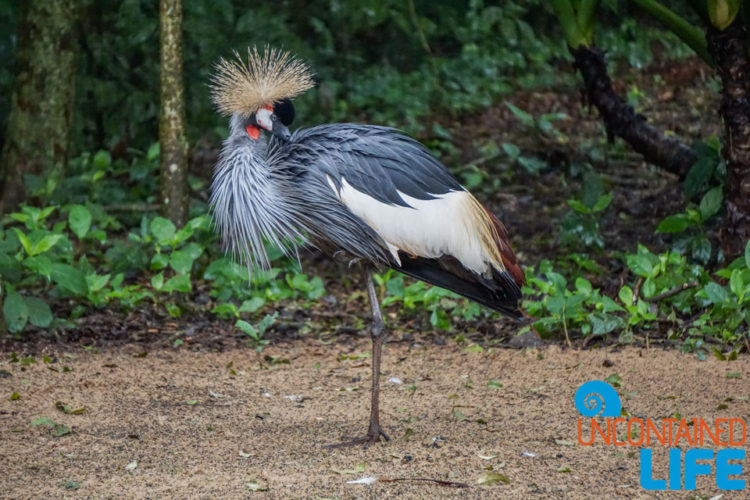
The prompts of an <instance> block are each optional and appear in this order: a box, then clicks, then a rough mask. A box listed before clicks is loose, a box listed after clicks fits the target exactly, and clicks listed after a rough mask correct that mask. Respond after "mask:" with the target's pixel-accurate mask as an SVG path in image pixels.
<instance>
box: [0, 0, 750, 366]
mask: <svg viewBox="0 0 750 500" xmlns="http://www.w3.org/2000/svg"><path fill="white" fill-rule="evenodd" d="M579 3H580V2H579ZM635 3H636V2H631V1H625V0H602V1H601V2H600V3H599V10H598V11H597V14H596V24H597V27H596V30H597V33H596V43H597V46H598V47H599V48H600V49H603V50H604V51H606V55H607V58H606V61H607V65H608V68H609V69H610V71H611V73H612V74H614V75H618V76H619V77H622V78H623V82H624V83H619V84H618V85H617V89H618V91H620V92H621V93H622V95H623V98H624V99H625V101H626V104H627V105H629V106H631V107H632V108H633V109H635V111H636V112H637V113H640V112H642V111H644V110H648V111H655V112H658V111H659V110H660V109H661V108H660V106H661V105H660V104H659V103H661V102H666V103H669V102H671V99H672V98H671V97H669V95H672V94H679V89H676V88H675V87H670V85H669V84H667V83H666V76H662V74H660V72H661V73H664V74H665V75H666V73H668V72H671V73H678V74H681V72H683V73H686V74H689V75H698V76H697V77H695V79H697V80H698V81H700V82H701V83H702V84H703V85H704V86H705V87H706V89H708V90H707V91H703V93H700V92H699V93H696V94H685V96H686V97H685V96H683V97H682V98H683V99H688V100H691V99H692V101H691V103H695V106H692V104H691V106H685V105H681V104H679V103H678V104H676V105H675V104H672V110H670V111H669V113H670V116H669V117H668V119H667V120H666V122H667V123H669V124H674V127H673V128H675V129H680V130H679V131H680V132H681V133H683V134H684V138H685V139H686V140H687V142H688V143H691V144H692V143H695V144H696V146H695V148H694V150H695V151H696V155H697V157H698V162H697V163H696V165H697V167H696V170H695V171H693V172H692V177H691V175H688V179H687V180H686V181H685V183H684V184H681V182H680V180H679V179H677V178H674V177H666V178H665V177H663V176H662V175H661V174H659V173H655V172H654V171H653V170H652V169H649V167H646V166H645V165H644V164H643V162H642V160H641V159H640V157H637V156H635V155H633V154H632V153H630V152H629V151H628V150H627V148H625V147H624V146H623V144H622V143H620V142H617V143H615V144H613V145H612V144H609V143H608V141H607V134H606V133H605V131H604V127H603V126H602V125H601V124H600V123H599V122H598V121H597V118H596V116H593V113H589V114H587V110H586V109H583V108H582V106H581V104H582V99H581V92H580V90H579V88H580V86H581V83H580V80H579V76H578V75H577V74H576V73H575V70H574V68H573V66H572V64H571V63H572V61H573V57H572V56H571V52H570V50H569V48H568V42H567V40H566V34H565V32H564V31H563V29H561V26H560V22H559V19H558V17H557V16H556V13H555V11H554V10H553V8H552V5H551V4H552V2H547V1H542V0H514V1H494V2H493V1H483V0H441V1H434V0H362V1H359V2H346V1H343V0H277V1H263V0H255V1H252V2H250V1H246V0H210V1H209V0H190V1H185V2H184V5H183V9H184V15H183V37H184V45H183V48H184V82H185V96H186V105H187V109H186V114H187V134H188V142H189V144H190V176H189V184H190V192H191V208H190V217H191V219H190V222H189V223H188V224H187V225H185V226H184V227H182V228H180V227H176V226H175V225H174V224H172V223H171V222H170V221H169V220H167V219H165V218H161V217H158V216H157V215H156V213H157V209H158V207H157V206H156V201H157V199H158V175H159V144H158V142H157V139H158V137H159V133H158V125H159V124H158V119H159V106H160V103H159V71H160V68H159V51H160V47H159V6H158V2H153V1H145V0H121V1H118V2H104V1H101V0H80V1H79V2H78V5H79V7H80V12H79V22H78V23H77V41H78V49H77V74H76V78H75V102H74V110H73V119H72V135H71V137H72V144H71V150H70V153H69V155H68V156H69V157H70V161H69V164H68V170H67V172H66V173H65V176H64V177H63V178H61V179H59V180H55V181H54V182H51V181H50V179H43V178H36V177H34V176H33V175H30V176H27V177H26V179H25V182H26V185H27V187H28V188H29V193H30V195H31V198H30V199H29V201H28V202H27V203H26V204H24V205H22V206H19V207H9V210H8V211H9V212H10V213H9V214H7V215H5V216H4V217H3V219H2V223H1V224H0V276H1V277H2V281H0V283H2V294H3V313H4V319H5V323H6V327H7V329H8V331H9V332H10V333H12V334H15V335H16V336H17V337H20V336H21V333H22V332H27V331H29V330H32V331H41V332H43V333H45V334H61V333H62V334H71V335H73V334H75V335H81V332H82V331H84V330H85V328H83V327H82V326H81V325H84V324H85V323H86V318H88V317H90V316H93V315H94V313H95V312H96V311H101V310H108V311H110V312H117V313H121V314H129V316H128V321H136V320H135V319H133V316H132V311H135V310H139V311H141V312H143V311H144V310H146V311H148V316H149V317H150V318H151V317H153V318H157V319H156V320H155V321H164V320H165V318H166V319H170V318H180V317H181V316H183V315H188V316H190V317H192V318H196V317H203V316H205V317H207V318H209V319H212V318H215V317H219V318H221V319H224V320H231V321H233V324H234V325H235V330H234V331H235V332H237V334H238V335H240V336H242V338H246V339H248V340H249V341H250V342H251V343H252V344H253V345H255V346H257V347H259V348H260V347H262V345H263V343H264V342H266V341H267V340H266V339H264V332H265V331H266V330H267V329H268V328H275V327H278V326H279V324H290V323H291V324H294V325H295V327H294V328H295V331H296V332H298V334H305V333H309V332H316V333H318V334H322V332H328V333H331V332H334V331H337V329H338V328H341V327H342V326H341V324H340V323H341V322H343V323H344V326H346V325H349V326H353V327H355V328H361V327H362V320H361V319H360V318H358V317H357V316H356V313H352V314H348V313H347V312H346V311H345V308H344V307H343V306H342V305H341V304H342V301H345V297H344V296H345V295H346V294H347V293H349V292H351V291H352V290H351V287H354V288H355V289H356V286H357V285H356V284H354V285H353V284H352V283H351V282H350V281H349V278H347V277H346V276H344V278H343V279H342V274H345V273H342V272H341V269H339V268H336V267H335V264H321V262H317V261H316V262H314V263H312V264H311V263H310V262H307V263H306V266H307V268H306V270H308V272H312V273H314V274H318V275H319V276H322V277H323V278H325V277H327V276H329V275H330V276H336V278H337V281H343V285H342V286H343V288H336V289H335V290H333V291H331V290H327V289H326V286H324V280H323V279H321V277H319V276H312V275H308V274H304V273H303V272H301V270H300V269H299V268H298V266H297V263H295V262H289V261H287V260H284V259H282V258H281V254H280V253H279V252H276V253H275V254H274V255H275V257H276V261H275V262H276V267H275V268H274V269H273V270H272V271H270V272H268V273H260V274H258V275H255V276H253V279H252V283H250V284H248V282H247V279H248V275H247V272H246V270H245V269H243V268H242V267H241V266H239V265H237V264H235V263H233V262H231V261H230V260H229V259H227V258H226V257H224V256H223V254H222V251H221V249H220V246H219V243H218V241H217V238H216V236H215V235H214V234H213V232H212V228H211V223H210V218H209V217H208V215H207V204H206V200H207V192H208V183H209V181H210V175H211V170H212V166H213V163H214V161H215V158H216V154H217V151H218V149H219V147H220V143H221V140H222V139H223V138H224V137H225V136H226V133H227V123H226V120H225V119H224V118H222V117H220V116H219V115H218V114H217V113H216V112H215V111H214V110H213V109H212V106H211V101H210V99H209V89H208V83H209V78H210V73H211V71H212V68H213V65H214V63H215V62H216V61H217V59H218V58H219V57H222V56H224V57H227V56H230V55H231V53H232V51H233V50H238V51H239V52H243V51H244V50H245V48H246V47H248V46H252V45H263V44H270V45H272V46H277V47H284V48H285V49H287V50H289V51H291V52H292V53H294V54H296V55H298V56H299V57H300V58H302V59H304V60H305V61H306V62H308V63H309V65H310V66H311V67H312V68H313V70H314V71H315V73H316V79H317V83H318V85H317V87H316V88H315V89H314V90H312V91H310V92H308V93H307V94H305V95H304V96H301V97H300V98H299V99H298V100H297V102H296V105H297V113H298V114H297V117H298V118H297V122H295V124H294V127H300V126H313V125H316V124H320V123H327V122H340V121H360V122H367V123H374V124H385V125H392V126H396V127H399V128H401V129H404V130H405V131H406V132H407V133H409V134H411V135H414V136H416V137H418V138H419V139H420V140H422V141H423V142H425V144H426V145H427V146H428V147H430V148H431V150H432V151H433V152H434V153H435V154H436V155H438V156H439V157H441V159H443V161H445V163H446V164H447V165H449V166H450V167H451V168H452V169H453V171H454V173H455V174H456V175H457V176H458V177H459V179H460V180H461V181H462V183H464V184H465V185H466V186H467V187H468V188H470V189H472V190H473V191H475V192H477V193H478V195H479V197H480V198H481V199H482V200H483V201H486V202H487V203H488V204H489V205H490V206H491V207H492V208H495V209H497V208H498V207H500V208H501V209H502V212H501V215H502V218H504V220H506V222H507V223H508V225H509V226H510V228H511V230H512V231H513V232H514V233H516V234H514V246H515V247H516V249H517V250H519V254H520V256H521V260H522V263H523V264H524V265H525V266H526V268H527V276H528V279H529V286H528V287H526V288H525V289H524V292H525V293H526V296H527V299H526V300H525V302H524V307H525V308H526V310H527V311H528V312H529V314H530V315H531V316H532V318H533V319H534V329H535V331H536V332H537V333H539V334H540V335H541V336H542V337H545V338H556V339H558V340H559V339H563V338H566V339H567V340H568V342H569V343H570V342H571V338H572V339H573V340H576V339H583V338H589V337H598V338H605V336H607V335H612V336H613V338H614V339H615V341H621V342H632V341H634V339H635V340H638V341H644V342H645V343H648V342H649V341H652V340H653V338H654V337H655V336H656V337H659V338H661V339H662V340H663V341H664V342H667V343H668V342H672V341H679V342H681V345H682V346H683V348H684V349H685V350H690V351H696V352H698V353H699V355H704V354H703V353H704V352H710V351H709V346H713V345H719V350H718V351H717V352H718V353H719V354H721V352H720V351H721V349H723V347H721V346H722V345H724V344H728V345H729V346H730V347H729V349H735V348H737V349H739V348H743V347H744V346H747V345H748V325H750V306H749V305H748V304H750V254H748V255H747V256H746V257H745V259H746V260H747V265H746V266H745V264H744V262H745V261H744V260H737V261H735V262H733V263H731V264H730V263H728V262H724V261H723V257H722V255H721V252H719V251H718V250H717V246H716V241H715V240H716V232H717V228H718V227H719V225H720V220H719V219H720V215H721V214H720V212H721V207H722V200H723V198H722V189H721V186H722V185H723V184H724V176H725V165H724V164H723V160H722V158H721V155H720V149H721V148H720V145H719V140H718V138H717V132H718V130H719V129H718V126H717V125H715V124H714V125H711V124H710V121H715V116H716V115H715V110H716V99H715V98H714V99H713V100H712V98H711V97H710V95H711V93H713V94H715V95H718V94H717V91H718V90H719V88H720V83H719V81H718V80H717V79H716V78H714V77H712V76H711V70H710V69H709V68H708V66H705V65H704V64H703V63H702V62H701V61H699V60H698V59H697V58H696V57H695V56H694V54H693V52H692V51H691V50H690V48H689V47H688V46H687V45H685V44H684V43H683V42H682V41H681V40H680V39H679V38H678V37H677V36H675V35H674V34H673V33H671V32H669V31H665V30H664V29H663V28H662V27H661V26H660V25H659V24H657V23H656V22H655V21H653V20H652V19H651V18H650V17H648V16H646V15H645V14H643V12H642V11H640V10H638V9H637V8H636V6H635V5H634V4H635ZM661 3H662V4H664V5H666V6H668V7H670V8H672V9H673V10H674V11H675V12H677V13H679V14H681V15H682V16H684V17H685V19H688V20H689V21H690V22H697V20H698V17H697V16H696V14H694V13H693V11H692V10H690V9H688V7H687V6H686V3H685V2H681V1H677V0H674V1H665V2H661ZM18 23H19V3H18V2H15V1H12V0H4V1H3V0H0V146H1V145H2V143H3V142H4V139H5V135H6V127H7V119H8V113H9V107H10V98H11V89H12V88H13V85H14V78H15V75H16V72H15V61H14V58H15V56H16V48H17V47H16V44H17V30H18ZM686 78H687V77H686ZM690 78H693V76H690ZM677 81H679V78H678V79H677ZM691 81H693V80H691ZM669 93H671V94H669ZM665 96H666V97H665ZM696 96H697V97H696ZM707 96H708V97H707ZM681 102H684V101H681ZM706 102H708V103H709V104H708V105H707V104H706ZM514 103H515V104H514ZM668 105H669V104H667V106H668ZM712 105H713V106H714V107H713V108H711V106H712ZM532 108H533V109H532ZM675 108H678V112H674V109H675ZM707 109H708V110H709V112H706V110H707ZM708 113H713V115H711V116H710V120H709V119H706V117H707V116H709V114H708ZM704 122H706V123H708V124H707V125H706V124H704ZM586 134H588V135H586ZM683 191H684V192H683ZM501 192H506V193H508V194H507V196H508V197H511V198H512V199H513V202H512V203H505V202H504V201H503V198H502V196H503V195H502V194H500V193H501ZM665 200H666V201H665ZM652 203H653V204H654V208H649V206H650V205H649V204H652ZM665 211H666V212H665ZM639 242H640V243H644V245H639ZM646 245H648V246H649V247H650V249H649V248H647V246H646ZM313 260H315V259H313ZM326 266H329V267H326ZM330 266H334V267H333V268H331V267H330ZM725 266H726V267H725ZM743 266H745V267H743ZM714 271H716V272H715V273H714ZM377 281H378V286H379V287H380V292H381V294H382V296H383V299H384V301H383V305H384V306H385V307H387V308H389V310H391V311H396V312H398V313H399V314H400V315H401V316H403V319H400V320H398V321H399V324H408V328H409V329H415V328H416V329H419V327H420V325H422V324H423V323H424V325H425V329H427V330H436V329H437V330H445V331H452V332H453V333H454V338H455V339H456V341H459V342H464V341H466V340H467V336H470V335H482V336H486V337H489V338H490V339H491V338H492V337H493V335H495V336H496V334H497V331H496V330H494V329H492V328H490V327H488V326H487V325H488V324H490V323H492V322H497V318H496V317H495V316H492V315H491V314H490V313H489V312H488V311H484V310H482V309H481V308H480V307H479V306H477V305H476V304H473V303H470V302H468V301H465V300H463V299H460V298H459V297H457V296H455V295H454V294H451V293H449V292H446V291H444V290H440V289H437V288H431V287H429V286H426V285H424V284H423V283H412V282H410V281H408V280H404V278H403V277H402V276H399V275H397V274H395V273H393V272H392V271H389V272H386V273H383V274H381V275H379V276H378V277H377ZM683 286H684V289H681V287H683ZM323 295H327V297H328V299H329V300H328V301H327V302H326V301H324V304H329V305H330V304H333V307H334V309H337V310H338V313H337V314H339V315H340V317H339V318H338V321H339V324H336V325H331V324H320V323H318V322H317V321H316V320H314V317H315V314H314V313H310V312H309V310H310V309H311V308H315V307H318V306H317V304H319V303H320V302H319V301H318V299H319V298H320V297H321V296H323ZM352 296H356V292H352ZM337 297H338V298H337ZM295 310H302V311H308V313H306V314H307V319H306V320H305V321H303V322H302V324H301V325H300V322H299V321H298V320H295V321H292V320H290V319H289V316H290V315H292V314H294V312H293V311H295ZM290 311H292V312H290ZM272 325H276V326H272ZM279 329H280V330H283V328H281V327H279ZM517 330H518V328H517V326H515V325H510V326H508V327H507V331H510V332H511V333H515V332H516V331H517ZM528 330H529V327H528V326H527V327H525V328H524V329H523V330H522V331H528ZM76 332H77V333H76ZM183 339H184V335H183V333H180V332H179V331H178V332H177V333H175V334H173V336H172V337H170V342H172V343H173V344H174V345H175V347H177V346H179V345H181V344H182V343H183ZM650 339H651V340H650ZM585 342H588V340H586V341H585Z"/></svg>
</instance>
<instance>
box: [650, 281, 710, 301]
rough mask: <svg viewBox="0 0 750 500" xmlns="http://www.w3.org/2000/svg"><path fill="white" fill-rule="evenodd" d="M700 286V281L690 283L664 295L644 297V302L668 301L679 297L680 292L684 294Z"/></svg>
mask: <svg viewBox="0 0 750 500" xmlns="http://www.w3.org/2000/svg"><path fill="white" fill-rule="evenodd" d="M698 285H699V283H698V281H689V282H687V283H683V284H682V285H680V286H676V287H674V288H670V289H669V290H667V291H666V292H664V293H660V294H659V295H654V296H653V297H651V298H647V297H644V298H643V300H645V301H646V302H659V301H660V300H663V299H668V298H669V297H672V296H674V295H677V294H678V293H680V292H684V291H685V290H688V289H690V288H693V287H696V286H698Z"/></svg>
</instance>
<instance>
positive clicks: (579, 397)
mask: <svg viewBox="0 0 750 500" xmlns="http://www.w3.org/2000/svg"><path fill="white" fill-rule="evenodd" d="M575 404H576V410H578V412H579V413H580V414H581V415H583V416H584V417H619V416H620V412H621V411H622V404H621V403H620V396H619V395H618V394H617V391H615V389H614V387H612V386H611V385H609V384H608V383H606V382H602V381H601V380H590V381H588V382H586V383H585V384H583V385H582V386H581V387H579V388H578V390H577V391H576V395H575Z"/></svg>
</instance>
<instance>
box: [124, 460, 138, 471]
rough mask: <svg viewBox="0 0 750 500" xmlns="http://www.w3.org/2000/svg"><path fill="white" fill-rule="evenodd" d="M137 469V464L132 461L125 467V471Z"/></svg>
mask: <svg viewBox="0 0 750 500" xmlns="http://www.w3.org/2000/svg"><path fill="white" fill-rule="evenodd" d="M136 467H138V462H137V461H135V460H133V461H132V462H130V463H129V464H128V465H126V466H125V470H135V468H136Z"/></svg>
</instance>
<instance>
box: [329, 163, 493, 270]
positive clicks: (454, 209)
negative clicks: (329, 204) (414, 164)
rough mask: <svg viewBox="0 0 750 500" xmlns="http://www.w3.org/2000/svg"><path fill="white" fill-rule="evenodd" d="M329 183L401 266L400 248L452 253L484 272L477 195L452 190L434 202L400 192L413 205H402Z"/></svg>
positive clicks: (427, 255)
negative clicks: (372, 230) (475, 198)
mask: <svg viewBox="0 0 750 500" xmlns="http://www.w3.org/2000/svg"><path fill="white" fill-rule="evenodd" d="M328 183H329V185H330V186H331V188H332V189H333V190H334V192H335V193H336V194H337V195H338V197H339V199H340V200H341V202H342V203H343V204H344V205H346V207H347V208H348V209H349V210H351V211H352V213H354V214H355V215H357V216H358V217H360V218H361V219H362V220H363V221H365V222H366V223H367V224H368V225H369V226H370V227H371V228H373V229H374V230H375V232H377V233H378V234H379V235H380V237H381V238H383V240H384V241H385V242H386V243H387V244H388V248H389V249H390V251H391V254H392V255H393V257H394V258H395V259H396V261H397V262H399V264H400V259H399V257H398V250H402V251H404V252H406V253H408V254H411V255H416V256H419V257H425V258H433V259H434V258H439V257H442V256H444V255H452V256H453V257H455V258H456V259H458V261H459V262H461V264H462V265H463V266H464V267H466V268H467V269H469V270H471V271H473V272H475V273H478V274H484V273H485V272H487V271H489V269H490V266H491V262H492V260H493V259H492V258H491V257H490V255H488V252H487V251H486V249H485V248H484V246H483V245H482V242H481V239H480V233H481V230H478V229H479V227H480V226H481V223H482V222H481V221H478V220H477V217H476V210H475V205H474V203H475V202H474V201H473V198H472V196H471V194H470V193H468V192H467V191H450V192H448V193H446V194H444V195H435V196H436V198H435V199H433V200H419V199H417V198H412V197H411V196H408V195H406V194H404V193H401V192H399V195H401V198H402V199H403V200H404V201H405V202H406V203H407V204H409V205H410V207H402V206H398V205H389V204H387V203H383V202H380V201H378V200H376V199H375V198H373V197H372V196H369V195H368V194H365V193H363V192H361V191H358V190H356V189H355V188H354V187H352V186H351V185H350V184H349V183H348V182H347V181H346V179H343V178H342V179H341V190H337V189H336V188H335V184H334V183H333V181H332V180H331V179H330V177H329V178H328Z"/></svg>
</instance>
